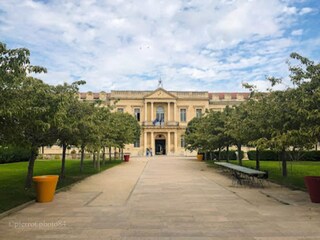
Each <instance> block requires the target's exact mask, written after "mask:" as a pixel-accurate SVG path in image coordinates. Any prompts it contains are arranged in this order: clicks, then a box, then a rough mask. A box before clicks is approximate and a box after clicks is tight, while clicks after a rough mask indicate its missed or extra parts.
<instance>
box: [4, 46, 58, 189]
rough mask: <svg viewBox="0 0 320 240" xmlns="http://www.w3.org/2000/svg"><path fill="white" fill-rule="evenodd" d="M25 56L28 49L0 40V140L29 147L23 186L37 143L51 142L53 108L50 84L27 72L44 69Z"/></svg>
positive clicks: (32, 164) (29, 175)
mask: <svg viewBox="0 0 320 240" xmlns="http://www.w3.org/2000/svg"><path fill="white" fill-rule="evenodd" d="M29 56H30V52H29V50H28V49H25V48H18V49H7V48H6V45H5V44H3V43H0V98H1V99H0V126H1V127H0V143H2V144H6V143H13V144H16V145H20V146H21V145H23V146H27V147H28V148H29V149H30V158H29V163H28V173H27V177H26V182H25V187H26V188H29V187H30V186H31V182H32V176H33V168H34V162H35V159H36V157H37V154H38V149H39V147H40V146H43V145H47V144H52V143H53V142H54V137H53V134H52V119H53V118H54V115H55V111H56V108H55V102H54V94H53V92H54V91H53V90H54V89H53V87H51V86H49V85H47V84H45V83H43V82H42V81H41V80H39V79H35V78H33V77H30V76H29V74H30V73H41V72H46V69H45V68H43V67H39V66H33V65H31V64H30V60H29Z"/></svg>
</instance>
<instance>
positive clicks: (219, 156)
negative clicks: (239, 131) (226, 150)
mask: <svg viewBox="0 0 320 240" xmlns="http://www.w3.org/2000/svg"><path fill="white" fill-rule="evenodd" d="M220 160H221V147H219V151H218V161H220Z"/></svg>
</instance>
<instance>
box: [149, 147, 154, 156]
mask: <svg viewBox="0 0 320 240" xmlns="http://www.w3.org/2000/svg"><path fill="white" fill-rule="evenodd" d="M149 153H150V157H152V154H153V153H152V148H150V149H149Z"/></svg>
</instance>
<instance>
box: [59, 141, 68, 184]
mask: <svg viewBox="0 0 320 240" xmlns="http://www.w3.org/2000/svg"><path fill="white" fill-rule="evenodd" d="M66 151H67V144H65V143H63V144H62V160H61V171H60V179H63V178H64V177H65V166H66Z"/></svg>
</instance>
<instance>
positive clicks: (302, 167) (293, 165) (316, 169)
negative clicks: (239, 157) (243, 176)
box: [230, 161, 320, 190]
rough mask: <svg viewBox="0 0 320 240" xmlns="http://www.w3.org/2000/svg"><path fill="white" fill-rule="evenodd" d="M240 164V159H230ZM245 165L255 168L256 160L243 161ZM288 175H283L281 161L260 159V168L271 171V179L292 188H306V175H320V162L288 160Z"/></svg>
mask: <svg viewBox="0 0 320 240" xmlns="http://www.w3.org/2000/svg"><path fill="white" fill-rule="evenodd" d="M230 163H234V164H238V161H230ZM242 163H243V166H245V167H251V168H255V164H256V162H255V161H242ZM287 164H288V176H287V177H282V175H281V173H282V172H281V163H280V162H279V161H260V170H262V171H268V172H269V180H271V181H272V182H275V183H278V184H280V185H284V186H286V187H289V188H292V189H300V190H306V187H305V185H304V180H303V177H304V176H320V162H311V161H310V162H309V161H290V162H289V161H288V162H287Z"/></svg>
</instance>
